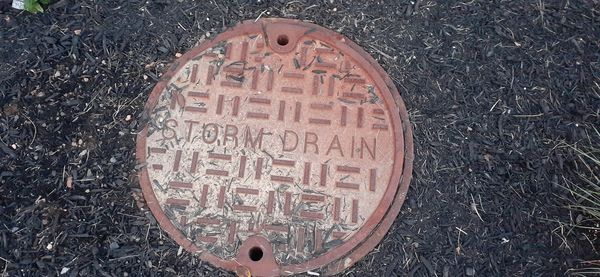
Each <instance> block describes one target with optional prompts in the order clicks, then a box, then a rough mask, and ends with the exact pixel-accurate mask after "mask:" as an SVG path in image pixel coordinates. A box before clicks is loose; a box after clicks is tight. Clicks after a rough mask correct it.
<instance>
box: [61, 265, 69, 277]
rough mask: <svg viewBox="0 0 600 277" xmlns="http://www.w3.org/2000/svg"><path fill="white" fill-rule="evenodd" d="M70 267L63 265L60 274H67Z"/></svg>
mask: <svg viewBox="0 0 600 277" xmlns="http://www.w3.org/2000/svg"><path fill="white" fill-rule="evenodd" d="M69 269H70V268H68V267H63V268H62V269H61V270H60V275H63V274H66V273H67V272H69Z"/></svg>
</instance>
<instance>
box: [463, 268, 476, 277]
mask: <svg viewBox="0 0 600 277" xmlns="http://www.w3.org/2000/svg"><path fill="white" fill-rule="evenodd" d="M465 273H466V274H467V276H475V269H474V268H472V267H467V270H466V272H465Z"/></svg>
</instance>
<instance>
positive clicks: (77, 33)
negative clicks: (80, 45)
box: [73, 30, 81, 36]
mask: <svg viewBox="0 0 600 277" xmlns="http://www.w3.org/2000/svg"><path fill="white" fill-rule="evenodd" d="M73 33H75V35H76V36H78V35H81V30H74V31H73Z"/></svg>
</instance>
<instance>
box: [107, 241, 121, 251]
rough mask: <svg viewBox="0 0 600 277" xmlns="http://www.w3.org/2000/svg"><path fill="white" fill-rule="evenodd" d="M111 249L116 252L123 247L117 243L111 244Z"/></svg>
mask: <svg viewBox="0 0 600 277" xmlns="http://www.w3.org/2000/svg"><path fill="white" fill-rule="evenodd" d="M108 247H109V248H110V250H115V249H119V247H121V246H120V245H119V244H118V243H116V242H114V241H113V242H111V243H110V245H109V246H108Z"/></svg>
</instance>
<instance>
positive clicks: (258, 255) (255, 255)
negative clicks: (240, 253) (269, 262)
mask: <svg viewBox="0 0 600 277" xmlns="http://www.w3.org/2000/svg"><path fill="white" fill-rule="evenodd" d="M248 256H250V260H253V261H255V262H258V261H260V260H261V259H262V257H263V251H262V249H260V247H252V248H250V251H248Z"/></svg>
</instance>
